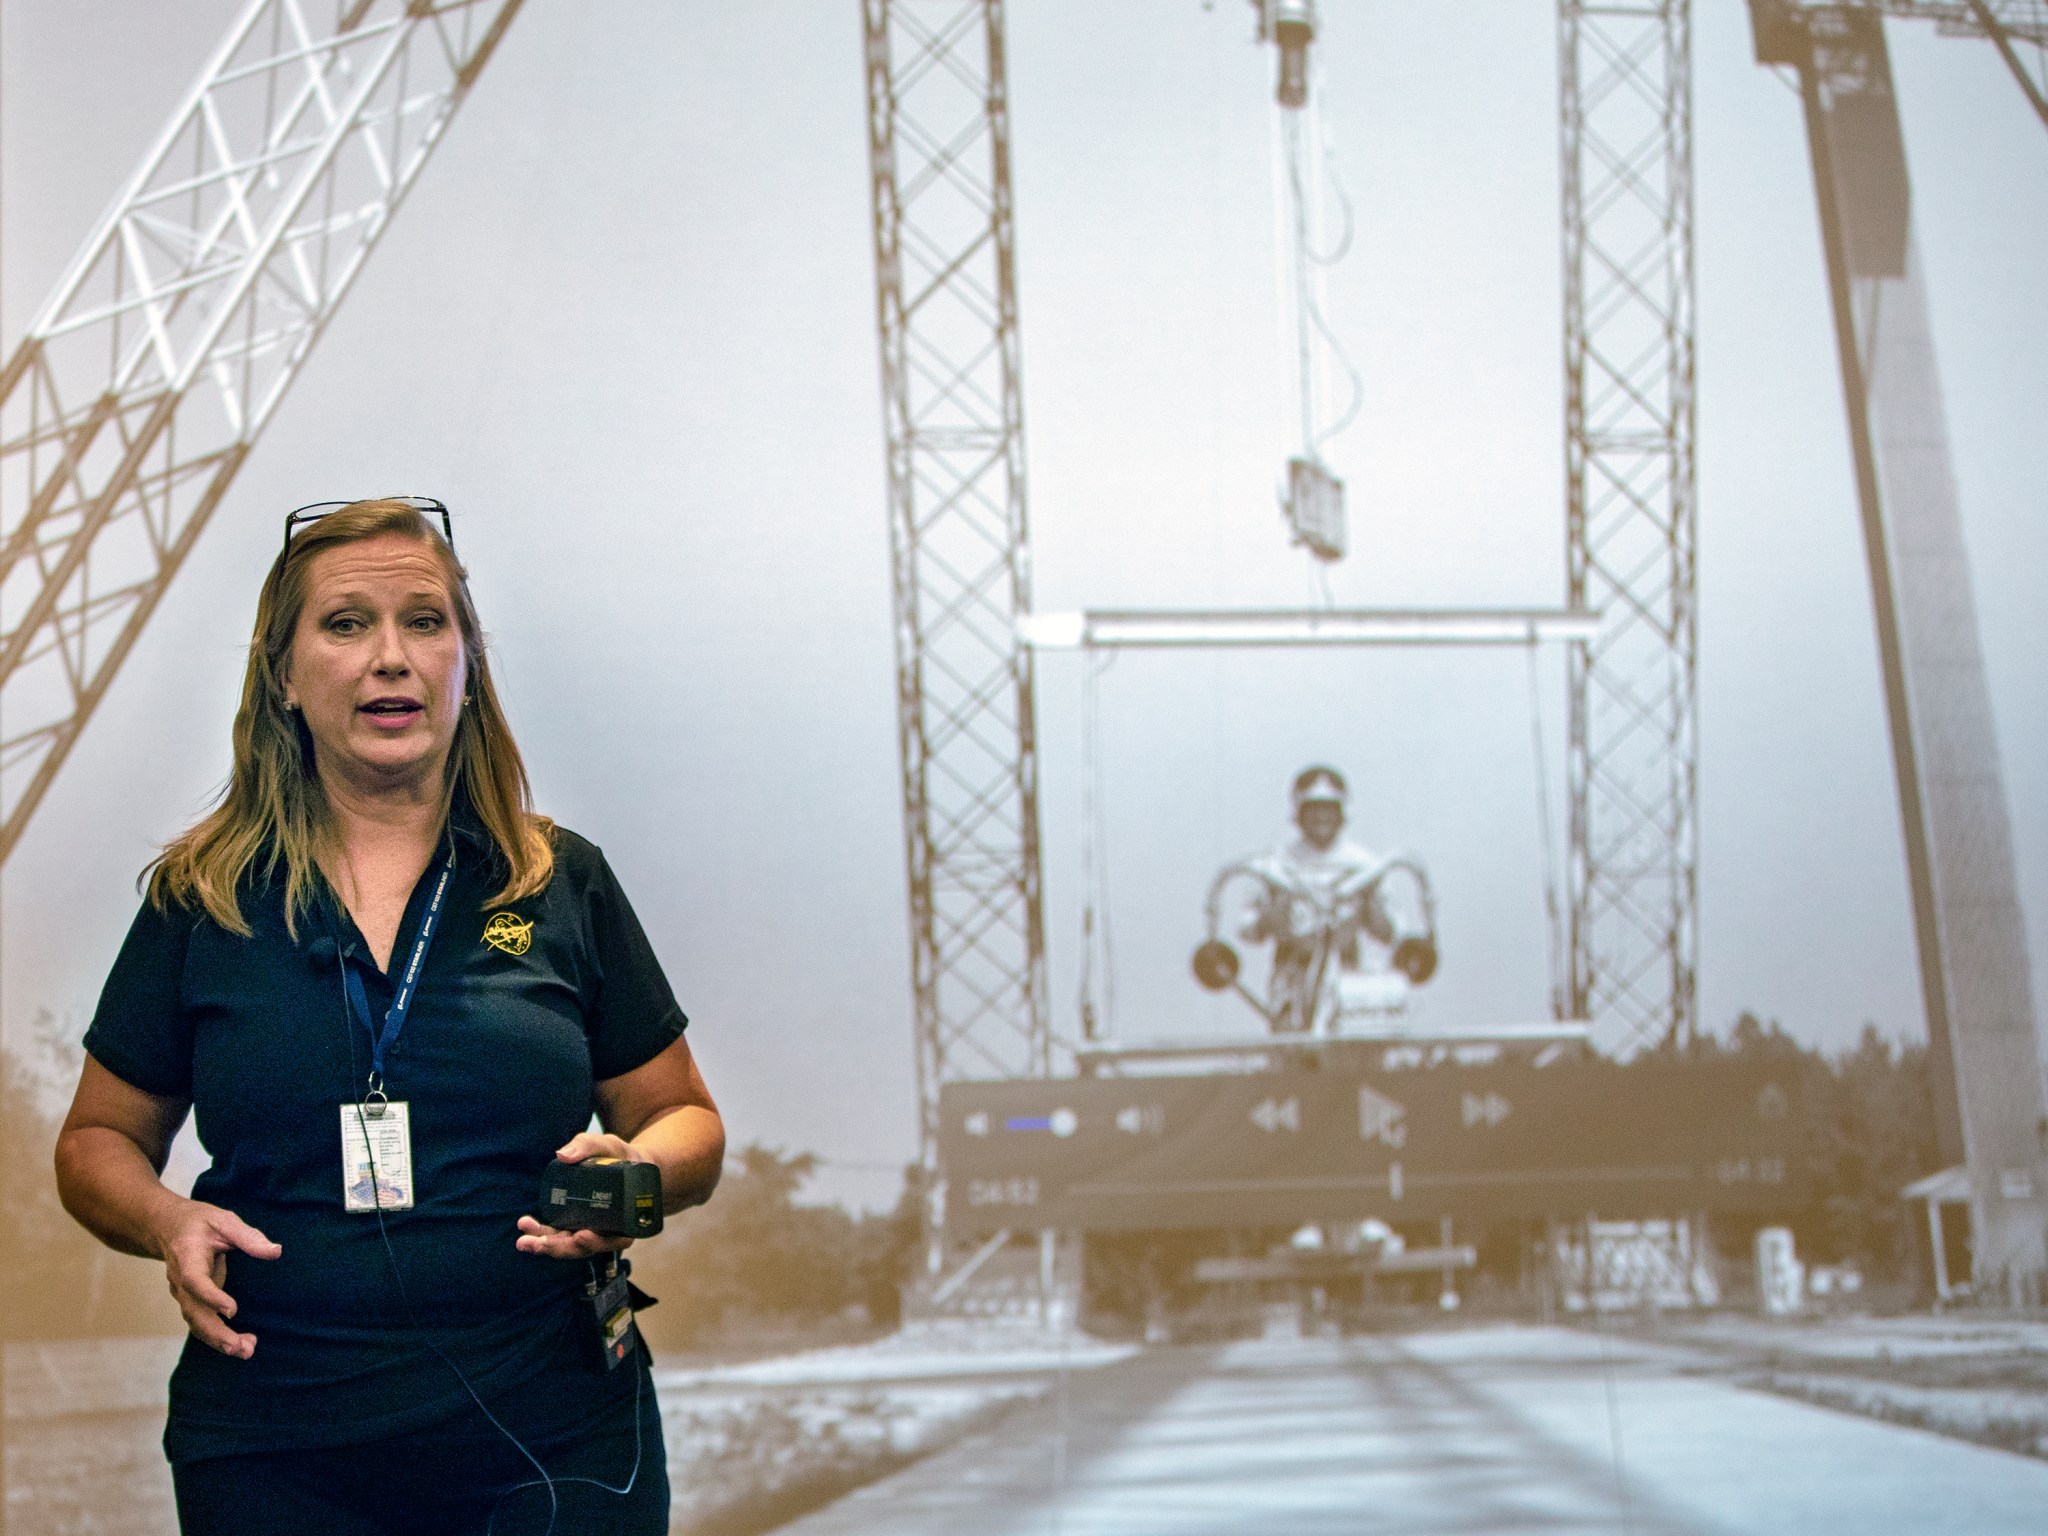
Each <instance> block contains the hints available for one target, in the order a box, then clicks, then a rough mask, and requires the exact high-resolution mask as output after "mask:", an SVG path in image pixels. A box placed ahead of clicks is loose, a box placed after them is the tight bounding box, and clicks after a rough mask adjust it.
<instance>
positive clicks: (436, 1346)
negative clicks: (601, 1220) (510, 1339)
mask: <svg viewBox="0 0 2048 1536" xmlns="http://www.w3.org/2000/svg"><path fill="white" fill-rule="evenodd" d="M339 949H340V946H339V945H337V946H336V951H337V956H338V955H339ZM341 963H342V964H343V965H346V964H347V961H346V960H343V961H341ZM355 1064H356V1058H355V1033H354V1030H353V1027H351V1029H350V1032H349V1067H350V1070H351V1071H353V1070H354V1068H355ZM355 1109H356V1128H357V1130H358V1131H360V1132H361V1134H362V1138H363V1152H364V1154H365V1155H366V1156H367V1157H368V1159H369V1163H370V1199H371V1208H372V1209H373V1210H374V1211H375V1213H376V1216H377V1236H378V1238H379V1240H380V1241H381V1242H382V1243H383V1245H384V1257H385V1259H386V1261H387V1262H388V1263H389V1264H390V1266H391V1278H392V1279H393V1281H395V1282H396V1283H397V1286H398V1295H399V1299H400V1300H401V1301H402V1302H403V1303H404V1305H405V1314H406V1319H407V1321H408V1322H410V1323H411V1324H412V1327H413V1331H414V1332H415V1333H417V1334H418V1335H419V1336H420V1337H421V1338H422V1339H424V1340H425V1341H426V1345H427V1347H428V1348H429V1349H431V1350H433V1352H434V1353H435V1355H436V1356H438V1357H439V1358H440V1360H441V1363H442V1364H443V1365H445V1366H447V1367H448V1369H449V1370H451V1371H453V1372H454V1373H455V1379H456V1380H457V1381H459V1382H461V1383H462V1390H463V1391H465V1392H467V1393H468V1394H469V1397H470V1401H471V1402H473V1403H475V1404H476V1406H477V1411H478V1412H479V1413H481V1414H482V1415H483V1416H484V1417H485V1418H486V1419H488V1420H489V1421H490V1424H491V1427H492V1428H493V1429H495V1430H497V1432H498V1433H499V1434H501V1435H503V1436H504V1437H505V1438H506V1439H507V1440H508V1441H510V1442H511V1444H512V1447H513V1449H514V1450H516V1451H518V1452H519V1454H520V1455H522V1456H524V1457H525V1458H526V1459H527V1461H528V1462H529V1463H531V1464H532V1466H533V1469H534V1471H536V1472H538V1473H539V1474H540V1476H539V1477H537V1478H532V1479H529V1480H528V1481H526V1482H523V1483H514V1484H513V1485H512V1486H511V1487H510V1488H507V1489H506V1490H505V1491H504V1492H503V1493H501V1494H499V1495H498V1498H497V1504H503V1503H504V1502H505V1500H507V1499H509V1498H511V1497H512V1495H513V1494H515V1493H518V1492H520V1491H521V1490H522V1489H526V1488H542V1487H544V1488H546V1489H547V1491H548V1523H547V1527H546V1530H545V1531H544V1532H543V1536H551V1533H552V1532H553V1531H554V1528H555V1522H556V1520H557V1519H558V1518H559V1517H560V1513H561V1496H560V1495H559V1494H558V1493H556V1491H555V1489H556V1485H557V1484H560V1483H588V1484H590V1485H591V1486H593V1487H596V1488H601V1489H603V1490H604V1491H605V1492H606V1493H612V1494H617V1495H618V1496H619V1497H620V1498H624V1497H625V1496H626V1495H628V1494H630V1493H631V1492H632V1491H633V1489H634V1487H635V1486H636V1485H637V1484H638V1482H639V1480H640V1462H641V1458H642V1456H643V1454H644V1450H643V1447H642V1444H641V1439H640V1415H641V1407H642V1403H643V1401H644V1399H645V1397H646V1382H645V1381H644V1380H643V1379H642V1378H641V1376H640V1375H639V1374H638V1372H637V1369H636V1372H635V1375H634V1378H633V1465H632V1467H631V1468H630V1469H629V1470H628V1471H627V1473H626V1481H625V1483H624V1484H623V1485H622V1486H618V1487H614V1486H613V1485H612V1484H610V1483H607V1482H604V1481H603V1480H602V1479H599V1478H595V1477H554V1476H552V1475H550V1473H549V1472H548V1469H547V1468H546V1467H544V1466H542V1465H541V1462H540V1458H539V1457H537V1456H535V1455H534V1454H533V1452H532V1451H531V1450H529V1449H528V1448H527V1446H526V1443H525V1442H524V1441H522V1440H521V1439H520V1438H519V1437H518V1436H517V1435H515V1434H513V1433H512V1431H511V1430H509V1429H507V1428H506V1427H505V1425H504V1423H503V1422H502V1421H501V1420H500V1419H499V1418H498V1416H497V1415H496V1414H494V1413H492V1412H491V1410H490V1408H489V1407H488V1406H487V1405H486V1404H485V1402H484V1400H483V1397H482V1396H481V1395H480V1394H479V1393H478V1392H477V1390H476V1387H475V1386H474V1385H472V1384H471V1382H470V1379H469V1377H468V1376H467V1375H466V1374H465V1373H464V1372H463V1369H462V1367H461V1366H459V1365H457V1364H456V1363H455V1360H454V1358H453V1357H452V1356H451V1355H449V1353H448V1352H447V1351H446V1350H445V1349H443V1348H442V1347H441V1345H440V1343H439V1342H438V1341H437V1340H436V1339H435V1338H434V1336H433V1334H432V1333H431V1332H430V1331H429V1330H428V1328H427V1326H426V1325H425V1324H424V1323H422V1322H421V1321H420V1317H419V1313H418V1311H417V1310H416V1309H415V1308H414V1306H413V1303H412V1294H411V1292H410V1291H408V1290H407V1288H406V1284H405V1274H404V1272H403V1271H402V1270H401V1269H400V1268H399V1265H398V1255H397V1253H396V1252H395V1251H394V1250H393V1249H392V1246H391V1234H390V1231H389V1229H388V1228H387V1227H386V1226H385V1224H384V1204H383V1196H382V1193H381V1191H382V1189H383V1184H382V1181H381V1179H380V1177H379V1175H378V1172H377V1150H376V1145H375V1143H374V1142H373V1141H372V1140H371V1137H370V1128H369V1126H368V1125H367V1124H366V1123H365V1117H364V1114H363V1106H362V1105H361V1103H358V1104H357V1105H356V1107H355ZM641 1347H642V1348H643V1349H644V1348H645V1347H646V1346H645V1344H644V1343H643V1344H642V1346H641ZM496 1520H497V1506H496V1504H494V1505H493V1506H492V1512H491V1516H490V1518H489V1519H488V1520H486V1521H485V1523H484V1533H485V1536H490V1532H491V1529H492V1527H493V1525H494V1524H495V1523H496Z"/></svg>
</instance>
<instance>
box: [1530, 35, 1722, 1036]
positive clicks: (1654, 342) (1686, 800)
mask: <svg viewBox="0 0 2048 1536" xmlns="http://www.w3.org/2000/svg"><path fill="white" fill-rule="evenodd" d="M1558 63H1559V74H1560V91H1559V101H1560V120H1559V125H1560V149H1561V158H1562V162H1563V165H1562V170H1563V200H1562V201H1563V209H1562V211H1563V235H1564V319H1565V325H1564V330H1565V467H1566V516H1567V534H1566V540H1567V543H1566V571H1567V582H1568V587H1567V598H1568V601H1569V604H1570V606H1571V607H1572V608H1574V609H1593V610H1598V611H1599V612H1600V613H1601V614H1602V615H1603V620H1602V623H1601V628H1600V633H1599V634H1598V635H1597V636H1596V637H1595V638H1594V639H1592V640H1591V641H1589V642H1587V643H1585V644H1583V645H1579V646H1576V647H1574V648H1573V650H1572V652H1571V667H1570V687H1571V732H1570V748H1569V757H1568V763H1569V774H1570V794H1571V859H1570V871H1569V886H1570V900H1571V923H1570V944H1569V947H1570V962H1569V995H1568V997H1567V1004H1568V1007H1569V1010H1570V1011H1571V1012H1572V1013H1573V1014H1574V1015H1577V1016H1580V1017H1587V1018H1591V1019H1593V1020H1594V1021H1595V1023H1596V1025H1598V1026H1600V1027H1601V1029H1602V1033H1603V1034H1607V1035H1616V1034H1618V1036H1619V1040H1618V1042H1617V1043H1619V1044H1620V1045H1621V1046H1623V1047H1624V1048H1628V1047H1632V1046H1641V1045H1645V1044H1651V1043H1654V1042H1656V1041H1659V1040H1663V1039H1666V1038H1673V1037H1676V1038H1680V1039H1683V1038H1687V1037H1689V1036H1690V1035H1691V1033H1692V1032H1693V1030H1694V1028H1695V1018H1694V1007H1695V1001H1694V996H1695V982H1694V975H1695V966H1696V956H1697V954H1698V945H1699V939H1698V921H1697V915H1696V914H1697V886H1698V845H1699V815H1698V803H1697V796H1696V790H1695V785H1696V781H1697V772H1698V769H1697V750H1698V748H1697V742H1698V721H1697V708H1696V703H1695V690H1694V677H1695V658H1696V655H1697V637H1696V607H1695V587H1694V547H1695V545H1694V475H1693V423H1694V396H1693V257H1692V214H1693V209H1692V78H1691V77H1692V64H1691V10H1690V4H1689V0H1603V3H1598V4H1595V3H1590V0H1559V6H1558Z"/></svg>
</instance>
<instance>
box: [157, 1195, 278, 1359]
mask: <svg viewBox="0 0 2048 1536" xmlns="http://www.w3.org/2000/svg"><path fill="white" fill-rule="evenodd" d="M154 1246H155V1248H156V1250H157V1253H158V1254H159V1255H160V1256H161V1257H162V1259H163V1261H164V1273H165V1277H166V1279H168V1280H169V1282H170V1287H171V1297H172V1299H173V1300H175V1301H176V1302H177V1303H178V1310H179V1311H180V1312H182V1313H184V1314H185V1326H186V1327H187V1328H189V1329H191V1330H192V1337H194V1338H195V1339H197V1340H199V1342H200V1343H202V1344H204V1345H206V1346H207V1347H208V1348H209V1349H217V1350H219V1351H220V1352H221V1353H222V1354H224V1355H228V1356H230V1357H232V1358H234V1359H237V1360H246V1359H248V1358H249V1357H250V1356H251V1355H253V1354H255V1353H256V1335H255V1334H253V1333H237V1332H235V1330H234V1329H232V1328H230V1327H229V1326H228V1320H229V1319H231V1318H232V1317H233V1316H234V1315H235V1310H236V1308H235V1298H234V1297H232V1296H230V1295H229V1294H228V1293H227V1291H226V1289H225V1286H226V1283H227V1277H228V1250H229V1249H230V1248H233V1249H237V1250H239V1251H240V1252H242V1253H246V1254H248V1255H249V1257H250V1258H252V1259H274V1258H276V1257H277V1256H278V1255H280V1254H281V1253H283V1252H284V1249H283V1247H282V1246H280V1245H279V1244H277V1243H273V1242H272V1241H271V1240H270V1239H269V1238H267V1237H265V1236H264V1235H263V1234H262V1233H261V1232H259V1231H257V1230H256V1229H255V1228H254V1227H252V1226H250V1225H249V1223H247V1222H246V1221H244V1220H242V1218H241V1217H239V1216H237V1215H236V1214H235V1213H234V1212H233V1211H229V1210H223V1209H222V1208H221V1207H219V1206H217V1205H208V1204H207V1203H206V1202H205V1201H203V1200H180V1201H178V1202H177V1205H176V1206H174V1207H173V1208H172V1209H171V1210H170V1211H169V1212H167V1213H166V1215H165V1217H164V1218H163V1220H162V1223H161V1225H160V1226H159V1228H158V1231H157V1234H156V1242H155V1244H154Z"/></svg>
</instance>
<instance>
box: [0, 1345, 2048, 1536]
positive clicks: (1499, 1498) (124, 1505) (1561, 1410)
mask: <svg viewBox="0 0 2048 1536" xmlns="http://www.w3.org/2000/svg"><path fill="white" fill-rule="evenodd" d="M177 1347H178V1346H177V1343H176V1341H168V1340H106V1341H97V1342H86V1343H76V1344H62V1345H13V1346H10V1347H9V1349H8V1353H7V1402H6V1411H7V1420H8V1422H7V1426H6V1428H7V1512H8V1520H9V1525H8V1529H9V1531H10V1532H11V1533H12V1536H56V1533H65V1536H72V1533H78V1536H84V1533H87V1532H91V1533H95V1536H129V1533H134V1536H144V1533H150V1536H160V1533H163V1532H167V1531H169V1530H171V1529H172V1528H173V1524H174V1522H173V1519H172V1515H171V1508H170V1481H169V1477H168V1475H167V1474H166V1472H165V1470H164V1467H163V1462H162V1456H161V1453H160V1452H159V1450H158V1449H157V1437H158V1436H159V1434H160V1433H161V1431H162V1424H163V1417H162V1397H163V1382H164V1379H165V1377H166V1376H167V1375H168V1373H169V1370H170V1365H171V1362H172V1360H173V1358H174V1357H175V1354H176V1350H177ZM656 1377H657V1387H658V1390H659V1395H660V1403H661V1411H662V1417H663V1424H664V1429H665V1432H666V1435H667V1440H668V1447H669V1466H670V1477H671V1481H672V1483H673V1486H674V1488H675V1491H676V1516H677V1522H676V1526H675V1529H676V1531H677V1532H678V1533H679V1536H740V1533H747V1532H758V1531H765V1530H769V1529H776V1528H782V1527H784V1526H785V1525H786V1527H787V1529H788V1531H789V1532H790V1536H924V1533H931V1536H953V1533H954V1532H957V1531H959V1530H962V1529H965V1528H968V1527H970V1526H971V1527H972V1528H973V1529H975V1530H977V1531H978V1532H989V1533H1003V1532H1015V1533H1018V1536H1022V1533H1025V1532H1035V1531H1040V1530H1050V1529H1053V1528H1055V1526H1056V1528H1057V1529H1059V1530H1060V1531H1062V1532H1064V1533H1066V1536H1076V1533H1086V1532H1091V1531H1102V1532H1105V1533H1107V1532H1114V1533H1117V1536H1142V1533H1149V1532H1158V1533H1160V1536H1199V1533H1203V1532H1208V1531H1214V1532H1217V1533H1218V1536H1221V1533H1225V1532H1228V1533H1231V1536H1236V1533H1238V1532H1242V1531H1248V1530H1249V1531H1259V1532H1267V1533H1272V1536H1292V1533H1294V1532H1297V1531H1300V1532H1310V1533H1314V1532H1321V1531H1325V1530H1328V1531H1331V1532H1336V1531H1344V1532H1346V1533H1347V1536H1349V1533H1350V1532H1353V1531H1359V1530H1373V1529H1379V1528H1385V1529H1388V1530H1397V1529H1398V1530H1403V1531H1408V1530H1425V1531H1434V1530H1442V1531H1447V1532H1464V1531H1470V1532H1474V1533H1478V1532H1506V1531H1515V1530H1524V1529H1531V1530H1533V1529H1542V1530H1544V1531H1546V1532H1555V1531H1572V1530H1578V1529H1585V1530H1594V1529H1601V1530H1608V1529H1629V1530H1633V1531H1637V1532H1643V1533H1649V1532H1654V1531H1669V1532H1686V1533H1691V1532H1712V1533H1715V1536H1733V1533H1741V1536H1771V1533H1777V1532H1785V1533H1788V1536H1789V1533H1791V1532H1794V1531H1811V1530H1823V1529H1848V1528H1854V1529H1857V1530H1859V1531H1863V1532H1870V1533H1880V1536H1881V1533H1885V1532H1889V1531H1900V1532H1906V1531H1912V1532H1914V1533H1915V1536H1919V1533H1922V1532H1931V1531H1942V1530H1953V1531H1957V1532H1969V1533H1971V1536H1979V1533H1997V1532H2004V1531H2013V1532H2019V1531H2027V1532H2029V1533H2031V1532H2032V1531H2034V1530H2036V1529H2038V1528H2040V1511H2041V1510H2042V1509H2043V1508H2048V1464H2044V1462H2043V1461H2042V1460H2040V1459H2039V1458H2041V1457H2042V1456H2044V1455H2048V1323H2030V1322H2009V1321H1997V1320H1989V1319H1982V1318H1973V1317H1968V1316H1964V1317H1947V1318H1925V1317H1920V1318H1897V1319H1886V1320H1867V1319H1855V1318H1828V1319H1817V1320H1813V1321H1802V1322H1792V1323H1770V1324H1767V1323H1763V1322H1759V1321H1756V1320H1752V1319H1747V1318H1742V1317H1738V1316H1733V1315H1720V1316H1715V1317H1710V1318H1705V1319H1683V1318H1671V1317H1667V1318H1664V1319H1661V1320H1657V1321H1654V1322H1609V1323H1607V1324H1606V1325H1604V1326H1603V1327H1601V1328H1598V1329H1596V1328H1594V1327H1592V1326H1591V1325H1584V1326H1578V1327H1573V1328H1550V1329H1545V1328H1536V1327H1519V1326H1512V1325H1502V1326H1493V1327H1469V1328H1444V1329H1437V1330H1431V1331H1423V1332H1414V1333H1405V1334H1386V1335H1377V1336H1372V1337H1365V1338H1350V1339H1337V1338H1306V1339H1302V1338H1296V1339H1283V1338H1275V1339H1271V1340H1266V1341H1247V1342H1242V1343H1238V1344H1230V1345H1223V1346H1216V1347H1205V1348H1195V1347H1181V1348H1155V1349H1149V1350H1145V1351H1142V1352H1140V1351H1135V1350H1133V1349H1131V1348H1129V1347H1128V1346H1116V1347H1112V1346H1105V1345H1101V1344H1099V1343H1095V1342H1093V1341H1090V1340H1088V1339H1086V1338H1085V1337H1083V1336H1080V1335H1071V1336H1069V1337H1067V1338H1066V1339H1064V1340H1062V1339H1060V1338H1058V1337H1056V1336H1054V1337H1048V1336H1046V1335H1044V1334H1040V1333H1037V1332H1035V1331H1031V1330H1025V1329H1019V1328H1000V1327H996V1328H990V1327H981V1328H974V1327H968V1326H962V1325H953V1326H948V1327H933V1328H928V1329H926V1330H924V1331H921V1332H909V1333H903V1334H897V1335H894V1336H892V1337H890V1338H886V1339H881V1340H877V1341H875V1342H873V1343H870V1344H865V1345H860V1346H850V1347H844V1348H836V1349H827V1350H818V1351H813V1352H810V1353H807V1354H798V1355H788V1356H781V1357H777V1358H774V1359H765V1360H756V1361H752V1362H748V1363H745V1364H739V1365H726V1366H720V1367H716V1368H705V1369H683V1368H675V1367H668V1368H658V1369H657V1372H656ZM1838 1410H1848V1411H1847V1412H1843V1411H1838ZM1929 1429H1934V1430H1938V1431H1940V1433H1939V1434H1930V1433H1927V1432H1926V1431H1927V1430H1929ZM1965 1441H1976V1442H1977V1444H1974V1445H1972V1444H1967V1443H1963V1442H1965ZM1986 1447H1995V1448H1996V1449H1987V1448H1986ZM2012 1451H2019V1452H2023V1453H2026V1454H2022V1455H2012V1454H2006V1453H2008V1452H2012ZM855 1490H858V1491H855ZM849 1493H851V1496H850V1497H848V1496H846V1495H848V1494H849ZM805 1511H812V1512H813V1513H810V1514H808V1515H806V1514H805ZM1367 1515H1371V1516H1372V1518H1370V1519H1368V1518H1366V1516H1367ZM1382 1516H1383V1517H1385V1518H1384V1520H1382V1519H1381V1517H1382ZM1844 1521H1852V1522H1855V1523H1853V1524H1849V1525H1845V1524H1843V1522H1844ZM789 1522H794V1523H789ZM1617 1522H1619V1523H1617ZM1801 1522H1804V1523H1803V1524H1802V1523H1801Z"/></svg>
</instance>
